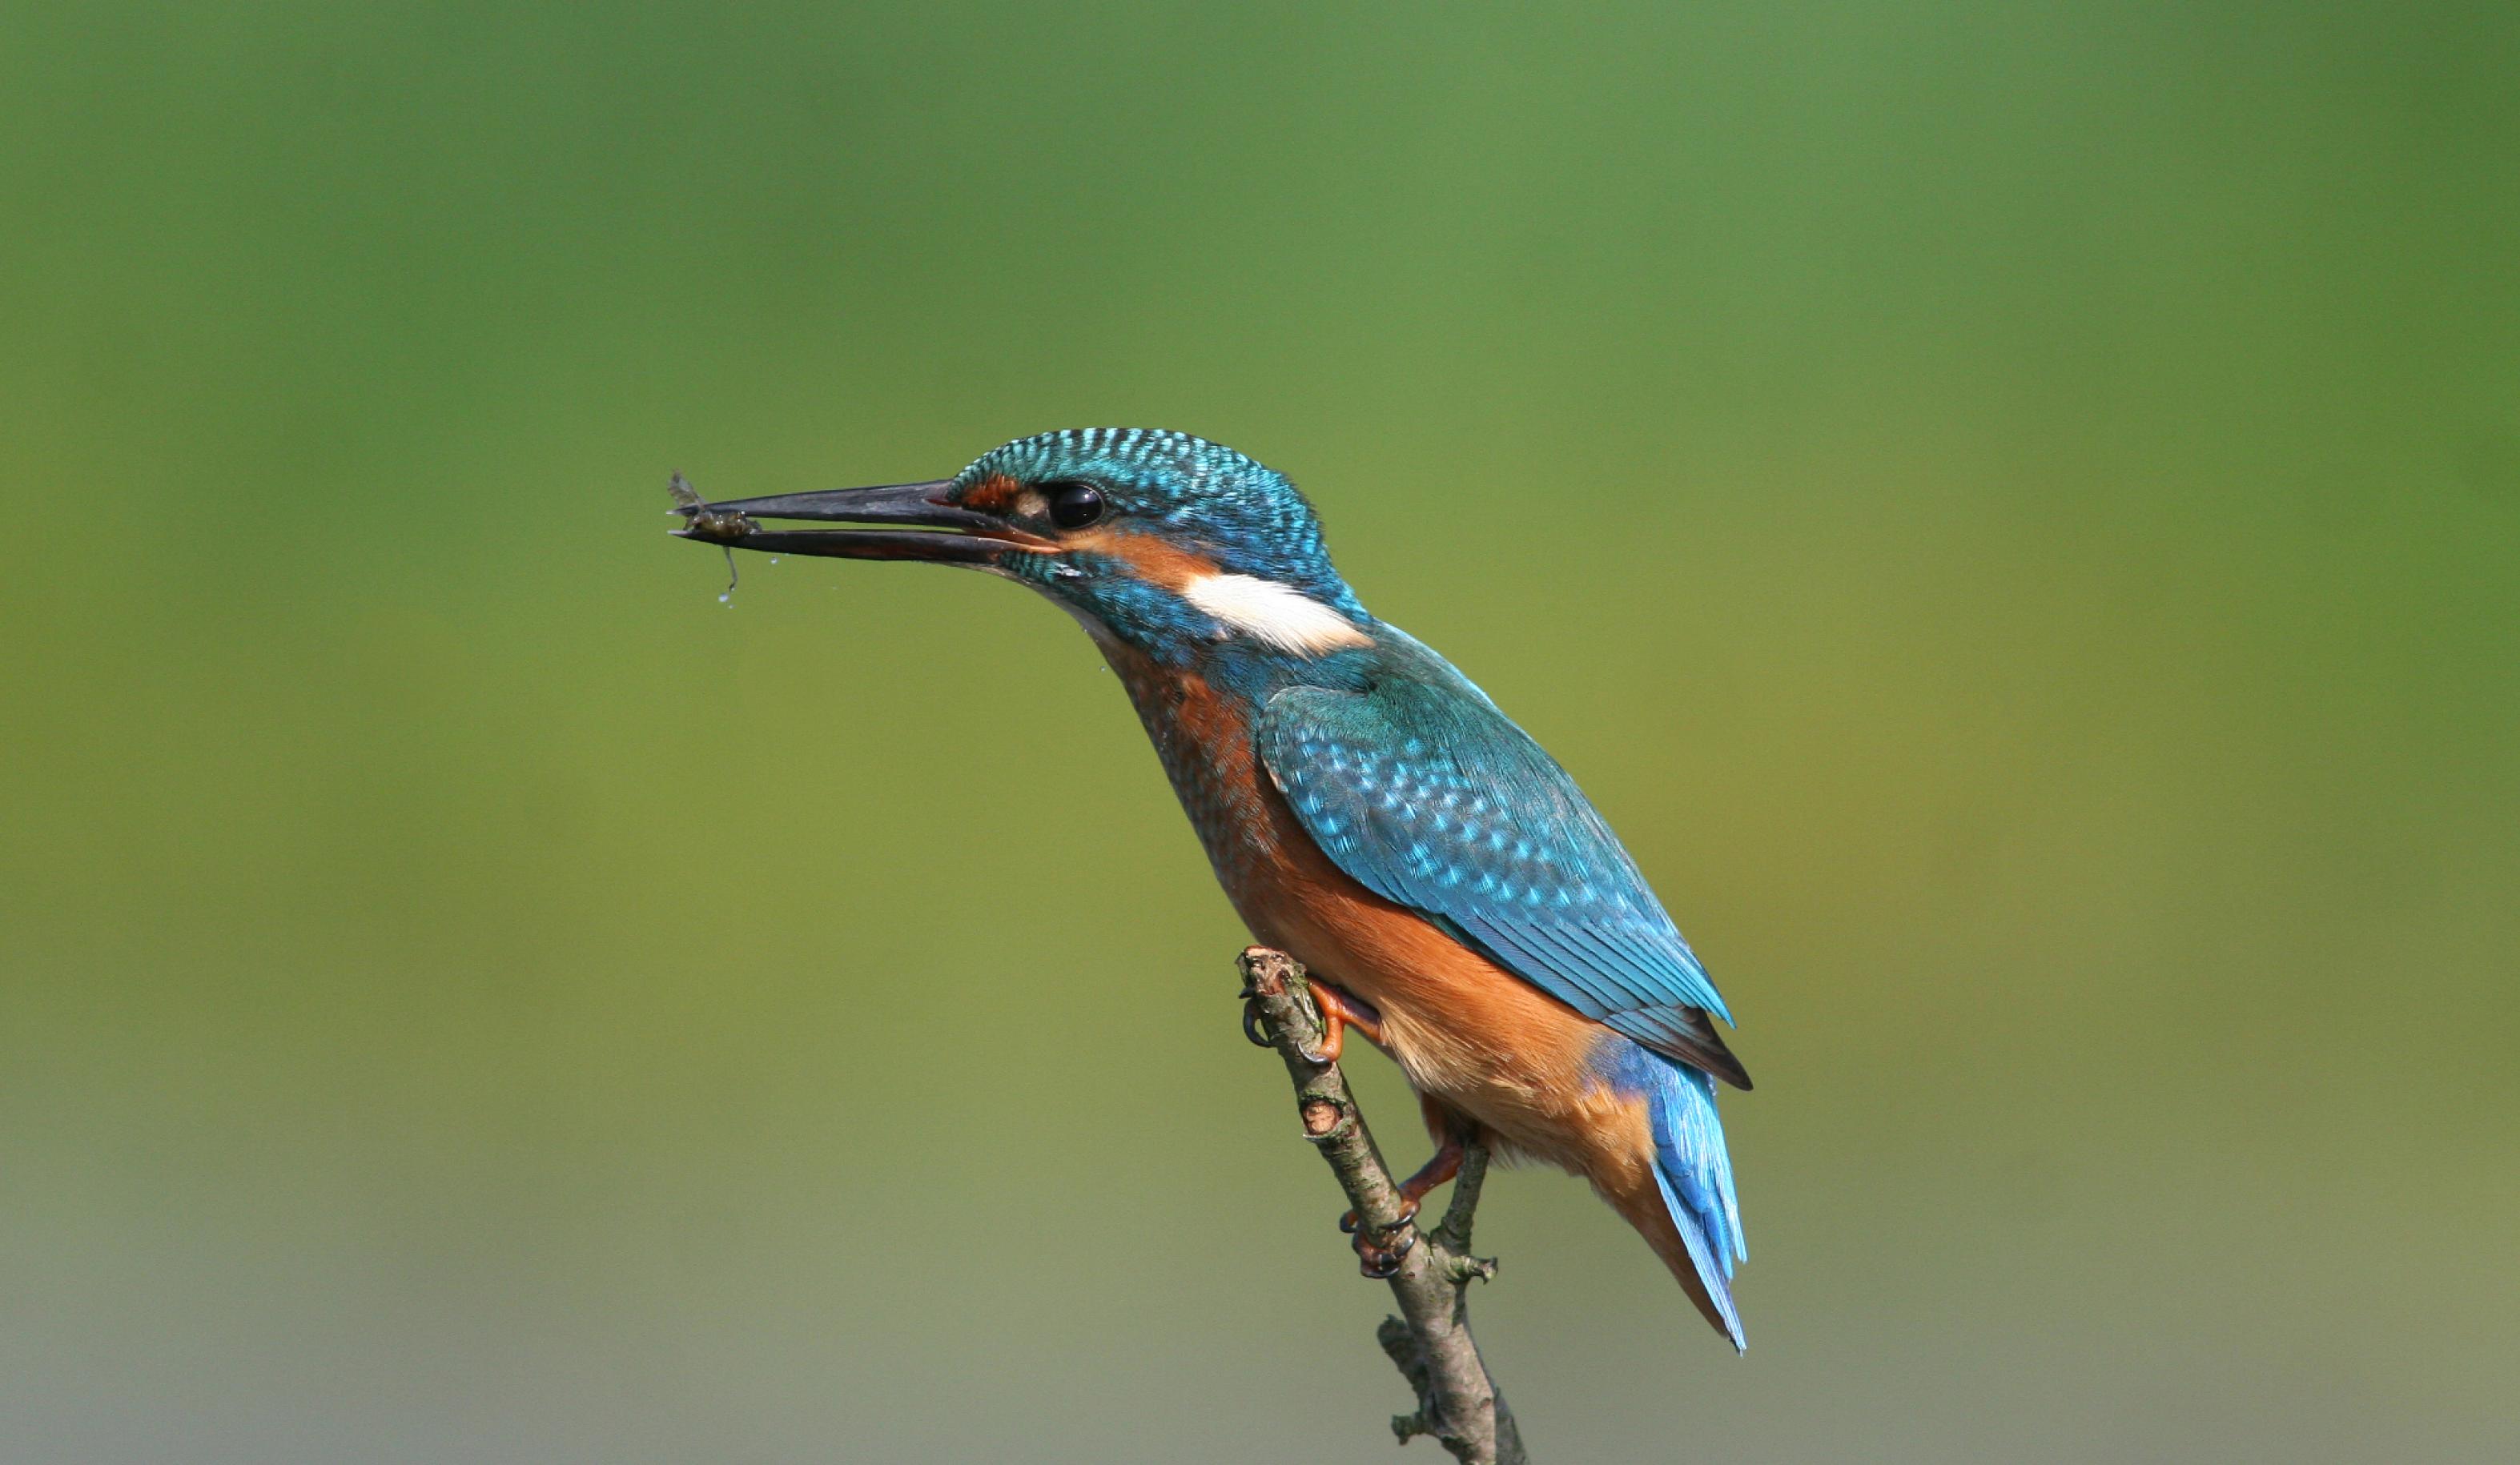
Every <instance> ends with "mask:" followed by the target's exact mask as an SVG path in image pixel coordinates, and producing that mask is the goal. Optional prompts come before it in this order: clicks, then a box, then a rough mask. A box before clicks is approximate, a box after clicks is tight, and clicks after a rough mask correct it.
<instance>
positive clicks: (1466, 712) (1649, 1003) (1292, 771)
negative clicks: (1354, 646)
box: [1255, 652, 1750, 1088]
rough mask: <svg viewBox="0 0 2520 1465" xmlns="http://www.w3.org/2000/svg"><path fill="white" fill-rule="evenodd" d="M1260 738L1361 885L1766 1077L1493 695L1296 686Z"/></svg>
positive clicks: (1683, 948) (1629, 869)
mask: <svg viewBox="0 0 2520 1465" xmlns="http://www.w3.org/2000/svg"><path fill="white" fill-rule="evenodd" d="M1427 654H1428V655H1430V656H1431V655H1432V653H1431V652H1430V653H1427ZM1445 671H1447V672H1450V668H1449V667H1447V668H1445ZM1458 675H1459V674H1457V673H1455V674H1453V677H1452V678H1451V679H1448V680H1453V679H1458ZM1255 735H1256V739H1257V745H1258V749H1259V753H1260V760H1261V762H1262V764H1263V765H1264V766H1265V767H1267V769H1268V770H1269V776H1270V777H1271V778H1272V779H1273V780H1274V781H1275V782H1276V783H1277V785H1278V789H1279V791H1280V792H1281V793H1283V794H1284V795H1285V796H1286V802H1287V803H1288V804H1289V805H1291V806H1292V807H1293V809H1294V812H1295V818H1296V819H1297V820H1299V821H1301V822H1302V823H1303V826H1304V828H1305V829H1306V830H1307V831H1308V832H1310V833H1311V834H1312V836H1313V838H1314V839H1315V840H1316V841H1317V842H1318V843H1319V844H1320V845H1321V847H1322V849H1323V850H1324V851H1325V852H1326V853H1328V855H1329V857H1330V859H1331V860H1332V861H1333V862H1334V863H1336V864H1337V866H1338V867H1339V868H1340V869H1342V870H1345V871H1346V872H1347V873H1348V874H1349V875H1350V876H1352V877H1354V878H1355V879H1356V880H1357V882H1358V883H1360V884H1362V885H1364V886H1365V887H1366V888H1367V889H1368V890H1371V891H1373V893H1374V894H1376V895H1378V896H1381V897H1382V898H1383V899H1385V900H1388V901H1391V902H1394V903H1395V904H1398V905H1402V906H1407V907H1410V908H1411V909H1413V910H1417V911H1418V912H1419V913H1420V914H1423V915H1425V916H1426V917H1427V918H1429V919H1430V920H1433V921H1435V922H1436V923H1437V924H1438V925H1441V926H1443V927H1444V928H1445V929H1446V930H1447V931H1449V932H1451V933H1452V934H1453V935H1454V936H1455V937H1457V938H1459V939H1460V940H1462V941H1463V942H1465V943H1467V944H1468V945H1470V946H1472V947H1474V948H1475V949H1477V950H1478V951H1480V952H1482V953H1484V954H1486V955H1488V956H1489V957H1490V958H1491V959H1493V960H1495V961H1496V962H1497V963H1498V964H1499V965H1501V966H1503V967H1505V968H1506V969H1507V970H1508V971H1510V972H1512V973H1514V974H1515V975H1516V976H1519V977H1521V978H1522V979H1523V980H1525V981H1527V982H1529V983H1531V984H1532V985H1533V986H1535V987H1538V988H1539V989H1540V990H1541V991H1543V992H1546V993H1548V994H1549V995H1550V996H1552V997H1553V998H1556V999H1558V1000H1560V1001H1562V1002H1564V1003H1566V1004H1567V1005H1568V1006H1570V1007H1573V1008H1574V1009H1575V1010H1577V1011H1578V1012H1581V1013H1583V1014H1584V1015H1585V1016H1587V1017H1590V1018H1594V1019H1596V1020H1598V1021H1599V1022H1602V1023H1605V1024H1607V1025H1608V1026H1609V1027H1611V1028H1613V1029H1615V1030H1617V1031H1618V1032H1620V1033H1623V1034H1625V1035H1627V1036H1628V1037H1630V1038H1633V1039H1635V1040H1636V1041H1637V1042H1638V1043H1643V1044H1644V1045H1645V1046H1646V1047H1648V1048H1651V1049H1653V1050H1654V1051H1656V1052H1659V1053H1662V1054H1665V1055H1666V1056H1669V1057H1672V1058H1676V1059H1679V1060H1680V1061H1682V1062H1685V1063H1688V1064H1691V1065H1693V1066H1695V1067H1698V1068H1701V1069H1704V1070H1705V1071H1706V1072H1708V1073H1710V1074H1713V1075H1715V1076H1716V1077H1717V1078H1720V1079H1723V1080H1724V1081H1725V1082H1727V1083H1730V1084H1734V1085H1737V1086H1739V1087H1740V1088H1749V1087H1750V1080H1749V1076H1748V1075H1747V1074H1746V1073H1744V1072H1743V1071H1742V1068H1741V1064H1740V1061H1739V1060H1738V1059H1736V1058H1734V1057H1733V1054H1732V1052H1731V1051H1730V1050H1729V1049H1727V1048H1726V1047H1725V1045H1724V1040H1723V1038H1722V1037H1721V1036H1719V1035H1718V1034H1717V1033H1716V1031H1715V1026H1714V1024H1713V1023H1712V1022H1710V1021H1708V1018H1707V1014H1708V1013H1710V1012H1712V1013H1715V1014H1716V1015H1718V1016H1721V1017H1722V1018H1723V1019H1724V1020H1725V1021H1726V1022H1728V1023H1729V1022H1731V1021H1732V1020H1733V1015H1732V1014H1731V1013H1730V1012H1727V1011H1726V1010H1725V1007H1724V999H1722V998H1721V997H1719V996H1717V995H1716V991H1715V984H1714V983H1713V982H1711V981H1709V980H1707V976H1706V969H1705V968H1704V967H1702V966H1700V965H1699V964H1698V962H1697V956H1696V954H1694V953H1692V952H1690V951H1689V949H1688V942H1687V941H1684V940H1683V939H1681V934H1680V931H1679V929H1678V928H1677V927H1675V926H1674V925H1673V924H1672V921H1671V917H1670V916H1669V915H1667V914H1665V913H1664V912H1663V909H1662V905H1661V903H1660V902H1658V901H1656V900H1655V899H1654V896H1653V892H1652V891H1651V890H1649V889H1647V888H1646V886H1645V882H1644V877H1643V875H1642V874H1640V873H1639V872H1638V870H1637V866H1636V862H1635V861H1633V860H1631V859H1629V858H1628V852H1627V851H1626V850H1625V849H1624V848H1622V847H1621V846H1620V844H1619V841H1618V836H1616V835H1614V834H1612V833H1611V832H1610V826H1609V825H1608V824H1607V823H1605V822H1604V821H1602V819H1601V816H1600V815H1599V814H1598V813H1597V812H1595V810H1594V808H1593V805H1592V803H1591V802H1590V801H1589V800H1587V799H1586V798H1585V797H1584V793H1583V790H1581V789H1579V788H1577V787H1576V786H1575V780H1574V779H1573V778H1571V777H1568V776H1567V774H1566V771H1565V770H1564V769H1562V768H1560V767H1558V766H1557V761H1556V760H1555V759H1553V758H1552V757H1550V756H1549V754H1548V753H1547V752H1546V751H1544V750H1543V749H1542V748H1541V746H1540V744H1538V743H1537V742H1534V741H1532V739H1531V736H1530V734H1529V733H1524V732H1523V731H1522V730H1521V729H1520V728H1517V727H1515V726H1514V725H1513V723H1512V722H1511V720H1509V719H1508V718H1507V717H1506V715H1505V714H1504V713H1503V712H1501V711H1499V710H1497V707H1496V704H1495V703H1493V702H1490V701H1489V700H1488V699H1487V698H1486V697H1485V696H1484V695H1483V694H1481V693H1480V692H1479V691H1478V690H1477V688H1474V687H1471V686H1470V685H1469V684H1468V683H1467V682H1466V681H1460V682H1459V685H1458V686H1457V687H1456V686H1444V685H1439V684H1432V683H1429V682H1427V681H1423V680H1419V679H1418V678H1414V677H1392V678H1385V679H1380V680H1377V681H1376V682H1375V683H1374V684H1373V685H1372V686H1370V687H1369V688H1366V689H1364V690H1362V691H1342V690H1335V689H1332V688H1322V687H1296V688H1287V689H1285V690H1283V691H1281V692H1279V693H1278V694H1277V695H1275V696H1273V697H1271V698H1270V699H1269V701H1268V703H1267V705H1266V706H1265V707H1264V708H1263V710H1262V712H1261V715H1260V719H1259V723H1258V726H1257V728H1256V729H1255Z"/></svg>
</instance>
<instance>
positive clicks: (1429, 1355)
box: [1241, 946, 1529, 1465]
mask: <svg viewBox="0 0 2520 1465" xmlns="http://www.w3.org/2000/svg"><path fill="white" fill-rule="evenodd" d="M1241 967H1242V997H1243V999H1244V1001H1245V1003H1246V1006H1245V1009H1244V1022H1243V1026H1244V1031H1245V1032H1247V1033H1249V1034H1250V1035H1251V1038H1252V1041H1253V1042H1255V1043H1262V1044H1263V1045H1264V1046H1268V1047H1274V1048H1276V1049H1277V1050H1278V1055H1279V1056H1280V1057H1281V1058H1283V1059H1284V1060H1285V1061H1286V1074H1287V1076H1288V1077H1289V1078H1291V1079H1293V1080H1294V1082H1295V1109H1296V1113H1297V1114H1298V1115H1299V1116H1301V1118H1302V1120H1303V1123H1304V1137H1306V1138H1307V1139H1310V1140H1311V1141H1312V1142H1313V1143H1314V1145H1315V1146H1317V1147H1318V1148H1319V1149H1320V1150H1321V1152H1322V1158H1323V1159H1324V1160H1327V1161H1328V1162H1329V1167H1330V1171H1331V1173H1332V1174H1334V1175H1336V1176H1338V1182H1339V1188H1340V1189H1342V1190H1345V1191H1346V1192H1347V1198H1348V1203H1349V1204H1350V1205H1351V1206H1353V1207H1355V1208H1356V1214H1357V1218H1358V1221H1357V1228H1356V1250H1357V1256H1358V1258H1359V1260H1360V1261H1361V1263H1362V1264H1363V1266H1364V1270H1365V1274H1366V1275H1367V1276H1370V1277H1381V1278H1383V1279H1385V1280H1387V1281H1389V1282H1390V1284H1391V1295H1392V1297H1393V1298H1394V1299H1396V1300H1397V1301H1398V1302H1399V1304H1400V1315H1399V1316H1397V1317H1386V1318H1384V1319H1383V1321H1382V1326H1381V1328H1380V1329H1379V1330H1378V1331H1377V1332H1376V1334H1375V1337H1376V1339H1377V1340H1378V1341H1379V1342H1380V1343H1381V1344H1382V1351H1383V1352H1384V1353H1386V1354H1390V1355H1391V1361H1392V1362H1394V1363H1396V1364H1398V1365H1399V1367H1400V1372H1401V1374H1402V1376H1403V1377H1405V1378H1407V1379H1408V1380H1409V1384H1410V1387H1411V1388H1413V1389H1415V1390H1416V1391H1417V1393H1418V1409H1417V1412H1415V1413H1413V1414H1402V1415H1396V1416H1394V1417H1393V1419H1392V1421H1391V1428H1392V1432H1393V1433H1394V1434H1396V1435H1398V1436H1399V1437H1400V1443H1403V1444H1406V1443H1409V1441H1410V1440H1411V1439H1413V1438H1415V1437H1417V1436H1418V1435H1429V1436H1432V1437H1433V1438H1434V1439H1435V1441H1436V1442H1437V1443H1440V1444H1442V1445H1443V1446H1444V1448H1446V1449H1447V1450H1450V1451H1451V1452H1452V1453H1453V1456H1454V1457H1455V1458H1456V1459H1459V1460H1463V1461H1464V1462H1468V1465H1528V1460H1529V1456H1527V1455H1525V1454H1524V1453H1523V1449H1522V1434H1521V1432H1520V1431H1519V1430H1517V1429H1516V1428H1515V1427H1514V1422H1513V1414H1512V1411H1510V1410H1508V1408H1507V1407H1506V1402H1505V1397H1504V1396H1503V1395H1502V1394H1499V1393H1498V1392H1497V1387H1496V1382H1495V1380H1493V1379H1492V1378H1490V1377H1489V1376H1488V1370H1487V1364H1486V1363H1485V1362H1484V1361H1483V1360H1482V1359H1481V1358H1480V1357H1479V1348H1478V1343H1477V1341H1476V1340H1475V1339H1473V1338H1472V1337H1471V1336H1470V1316H1469V1299H1468V1290H1469V1284H1470V1280H1471V1279H1472V1278H1473V1277H1477V1278H1487V1277H1493V1276H1495V1275H1496V1263H1495V1262H1494V1261H1492V1260H1482V1259H1480V1258H1477V1257H1473V1256H1471V1255H1470V1221H1471V1217H1472V1215H1473V1213H1475V1212H1476V1211H1477V1210H1478V1204H1479V1185H1480V1182H1481V1181H1483V1180H1484V1179H1485V1178H1486V1177H1487V1169H1488V1154H1487V1151H1486V1149H1484V1148H1483V1147H1481V1146H1479V1145H1478V1144H1476V1143H1471V1144H1468V1145H1466V1146H1465V1149H1464V1153H1463V1159H1462V1173H1461V1176H1459V1177H1458V1178H1457V1179H1455V1180H1454V1182H1453V1199H1452V1204H1451V1205H1450V1206H1449V1207H1447V1208H1446V1210H1445V1213H1444V1220H1443V1222H1442V1223H1441V1224H1439V1225H1437V1226H1436V1227H1435V1229H1434V1232H1433V1234H1431V1235H1429V1234H1425V1233H1422V1232H1420V1231H1419V1230H1418V1226H1417V1224H1416V1222H1415V1221H1412V1220H1410V1219H1409V1217H1408V1216H1407V1214H1406V1211H1407V1207H1406V1205H1405V1203H1404V1202H1403V1201H1402V1200H1401V1197H1400V1187H1399V1185H1398V1184H1397V1183H1395V1182H1394V1181H1393V1180H1392V1178H1391V1171H1390V1169H1389V1168H1388V1167H1387V1166H1385V1165H1384V1164H1383V1163H1382V1153H1381V1151H1380V1150H1378V1149H1377V1148H1375V1146H1374V1143H1373V1133H1372V1132H1370V1131H1368V1130H1367V1129H1366V1127H1365V1116H1364V1114H1362V1113H1361V1112H1359V1111H1358V1109H1357V1106H1356V1100H1355V1099H1354V1098H1353V1097H1351V1096H1350V1095H1349V1093H1348V1088H1347V1078H1346V1076H1345V1075H1343V1074H1341V1073H1340V1072H1339V1068H1338V1065H1337V1064H1336V1063H1322V1062H1317V1061H1315V1057H1314V1055H1315V1054H1317V1053H1318V1052H1319V1051H1320V1047H1321V1043H1322V1038H1323V1029H1322V1023H1321V1018H1320V1015H1319V1013H1318V1011H1317V1010H1316V1009H1315V1008H1314V1006H1313V1003H1312V995H1311V991H1310V988H1309V987H1308V986H1307V984H1306V983H1305V981H1304V968H1303V967H1302V966H1301V965H1300V964H1299V963H1297V962H1296V961H1295V959H1294V958H1293V957H1291V956H1288V955H1286V954H1284V953H1283V952H1273V951H1271V950H1269V949H1268V948H1267V947H1257V946H1255V947H1252V948H1251V949H1250V950H1248V951H1246V952H1244V953H1243V954H1242V960H1241Z"/></svg>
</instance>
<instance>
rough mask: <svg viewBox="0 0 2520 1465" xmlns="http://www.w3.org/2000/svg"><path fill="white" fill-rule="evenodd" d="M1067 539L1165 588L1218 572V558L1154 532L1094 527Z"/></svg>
mask: <svg viewBox="0 0 2520 1465" xmlns="http://www.w3.org/2000/svg"><path fill="white" fill-rule="evenodd" d="M1066 543H1067V545H1068V547H1069V548H1071V549H1077V550H1083V551H1085V552H1086V553H1087V554H1091V555H1104V556H1106V557H1108V558H1112V559H1117V560H1119V561H1120V562H1121V563H1123V564H1125V565H1127V566H1128V567H1129V569H1130V572H1131V573H1133V574H1135V575H1136V576H1137V577H1138V578H1139V579H1141V580H1144V581H1146V582H1148V584H1150V585H1160V586H1162V587H1163V588H1164V589H1166V590H1175V591H1177V590H1180V589H1181V588H1182V587H1184V586H1186V585H1189V584H1190V583H1191V582H1192V581H1193V580H1198V579H1201V578H1203V577H1205V576H1208V575H1213V574H1215V573H1216V572H1217V563H1216V561H1215V560H1213V559H1210V558H1208V557H1207V556H1206V555H1197V554H1193V553H1192V552H1191V551H1189V550H1183V549H1176V548H1175V547H1173V546H1171V545H1168V544H1166V543H1164V542H1163V541H1162V540H1160V539H1157V538H1155V537H1154V536H1153V535H1151V534H1130V533H1126V532H1123V531H1120V530H1115V529H1091V530H1087V531H1086V532H1084V533H1082V534H1071V535H1069V536H1067V539H1066Z"/></svg>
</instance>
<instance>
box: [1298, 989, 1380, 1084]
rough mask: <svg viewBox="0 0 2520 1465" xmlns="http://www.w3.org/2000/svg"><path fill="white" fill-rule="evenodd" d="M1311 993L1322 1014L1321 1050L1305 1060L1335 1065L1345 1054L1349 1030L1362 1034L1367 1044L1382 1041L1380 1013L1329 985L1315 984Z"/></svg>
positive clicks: (1314, 1003) (1306, 1055)
mask: <svg viewBox="0 0 2520 1465" xmlns="http://www.w3.org/2000/svg"><path fill="white" fill-rule="evenodd" d="M1312 989H1313V1005H1314V1006H1315V1007H1318V1008H1320V1009H1321V1014H1322V1046H1321V1051H1319V1052H1316V1053H1306V1054H1305V1055H1304V1057H1305V1058H1306V1059H1307V1060H1309V1061H1311V1062H1314V1063H1319V1064H1322V1065H1324V1066H1325V1067H1327V1066H1328V1065H1329V1064H1332V1063H1336V1062H1337V1061H1338V1060H1339V1054H1341V1053H1343V1052H1345V1051H1346V1050H1347V1030H1348V1029H1350V1028H1354V1029H1356V1030H1357V1031H1358V1032H1360V1033H1363V1034H1364V1035H1365V1036H1366V1040H1367V1041H1368V1042H1370V1043H1380V1042H1381V1041H1382V1014H1381V1013H1379V1012H1376V1011H1374V1010H1373V1008H1372V1007H1369V1006H1367V1005H1366V1004H1365V1003H1363V1002H1361V1001H1358V1000H1357V999H1355V998H1352V997H1349V996H1348V995H1347V994H1346V993H1344V992H1341V991H1339V990H1338V989H1337V988H1335V987H1332V986H1331V985H1329V984H1328V982H1315V983H1313V984H1312Z"/></svg>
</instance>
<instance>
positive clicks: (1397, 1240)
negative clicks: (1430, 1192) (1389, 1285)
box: [1355, 1205, 1418, 1282]
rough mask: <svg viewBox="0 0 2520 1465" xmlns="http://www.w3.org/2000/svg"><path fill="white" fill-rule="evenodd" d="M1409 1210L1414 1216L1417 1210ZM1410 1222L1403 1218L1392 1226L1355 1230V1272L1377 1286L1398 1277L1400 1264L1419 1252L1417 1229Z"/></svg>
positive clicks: (1414, 1208) (1415, 1208)
mask: <svg viewBox="0 0 2520 1465" xmlns="http://www.w3.org/2000/svg"><path fill="white" fill-rule="evenodd" d="M1409 1210H1410V1215H1411V1216H1414V1215H1416V1214H1417V1210H1418V1208H1417V1207H1416V1206H1414V1205H1413V1206H1411V1207H1410V1208H1409ZM1409 1221H1410V1217H1408V1216H1404V1217H1402V1218H1401V1219H1400V1220H1399V1221H1398V1222H1397V1223H1395V1224H1393V1225H1390V1226H1374V1227H1371V1228H1356V1238H1355V1245H1356V1269H1357V1270H1358V1271H1360V1272H1363V1273H1364V1274H1365V1275H1366V1276H1368V1277H1371V1278H1373V1280H1375V1281H1377V1282H1379V1281H1383V1280H1386V1279H1388V1278H1390V1277H1392V1276H1395V1275H1397V1274H1398V1273H1399V1271H1400V1264H1401V1263H1403V1262H1406V1261H1408V1260H1409V1254H1410V1253H1411V1252H1413V1251H1416V1250H1417V1249H1418V1228H1417V1227H1416V1226H1414V1225H1411V1224H1410V1223H1409Z"/></svg>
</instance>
